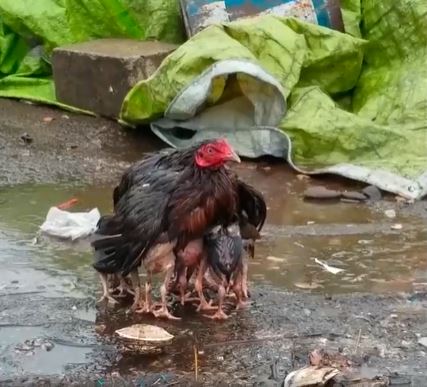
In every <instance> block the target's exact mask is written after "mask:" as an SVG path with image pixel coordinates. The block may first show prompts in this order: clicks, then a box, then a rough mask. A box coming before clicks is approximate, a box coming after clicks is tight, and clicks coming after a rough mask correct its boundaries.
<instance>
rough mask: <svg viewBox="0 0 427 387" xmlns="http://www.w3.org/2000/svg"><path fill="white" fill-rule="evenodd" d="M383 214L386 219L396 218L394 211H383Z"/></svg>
mask: <svg viewBox="0 0 427 387" xmlns="http://www.w3.org/2000/svg"><path fill="white" fill-rule="evenodd" d="M384 214H385V216H387V218H395V217H396V211H395V210H385V211H384Z"/></svg>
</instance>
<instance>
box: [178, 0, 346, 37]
mask: <svg viewBox="0 0 427 387" xmlns="http://www.w3.org/2000/svg"><path fill="white" fill-rule="evenodd" d="M181 11H182V14H183V17H184V22H185V27H186V30H187V34H188V36H193V35H194V34H196V33H197V32H199V31H200V30H202V29H203V28H206V27H207V26H209V25H211V24H215V23H224V22H230V21H233V20H238V19H241V18H245V17H251V16H256V15H259V14H274V15H278V16H293V17H296V18H298V19H301V20H304V21H307V22H309V23H314V24H318V25H321V26H324V27H328V28H332V29H335V30H338V31H341V32H344V23H343V19H342V14H341V8H340V2H339V0H220V1H219V0H181Z"/></svg>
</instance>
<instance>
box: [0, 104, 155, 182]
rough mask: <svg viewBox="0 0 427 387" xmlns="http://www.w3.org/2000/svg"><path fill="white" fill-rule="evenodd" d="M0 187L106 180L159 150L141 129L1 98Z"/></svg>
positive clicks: (110, 179)
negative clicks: (131, 128) (148, 152)
mask: <svg viewBox="0 0 427 387" xmlns="http://www.w3.org/2000/svg"><path fill="white" fill-rule="evenodd" d="M0 116H1V122H0V186H1V185H15V184H23V183H50V182H51V183H57V182H70V181H80V182H90V183H92V182H94V181H96V182H111V181H113V180H114V178H117V177H118V176H119V175H120V173H122V171H123V170H124V168H126V166H127V165H128V163H129V162H131V161H134V160H136V159H138V158H140V157H141V155H142V154H143V153H144V152H147V151H151V150H153V149H156V148H158V147H159V146H160V144H161V143H160V141H159V140H157V139H156V138H155V137H154V136H153V135H148V136H147V134H149V129H147V130H146V133H145V135H144V136H141V132H136V131H132V130H124V129H123V128H122V127H121V126H120V125H119V124H117V123H116V122H114V121H110V120H107V119H102V118H96V117H90V116H85V115H77V114H71V113H68V112H64V111H61V110H57V109H51V108H48V107H45V106H36V105H28V104H24V103H19V102H16V101H11V100H5V99H0Z"/></svg>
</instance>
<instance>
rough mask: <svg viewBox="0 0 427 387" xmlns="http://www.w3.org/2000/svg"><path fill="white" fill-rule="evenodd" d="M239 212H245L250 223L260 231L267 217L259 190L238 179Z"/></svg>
mask: <svg viewBox="0 0 427 387" xmlns="http://www.w3.org/2000/svg"><path fill="white" fill-rule="evenodd" d="M238 193H239V202H240V212H241V213H243V212H244V213H246V217H247V220H248V222H249V223H250V224H252V225H253V226H255V227H256V229H257V230H258V231H261V229H262V227H263V226H264V223H265V219H266V217H267V205H266V204H265V200H264V197H263V195H262V193H261V192H259V191H257V190H256V189H255V188H253V187H252V186H250V185H249V184H246V183H244V182H243V181H240V180H239V181H238Z"/></svg>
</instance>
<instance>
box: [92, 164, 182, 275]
mask: <svg viewBox="0 0 427 387" xmlns="http://www.w3.org/2000/svg"><path fill="white" fill-rule="evenodd" d="M180 175H181V173H180V172H177V171H168V170H163V169H158V170H154V171H151V173H150V174H147V175H145V177H144V179H143V183H141V182H139V183H138V184H132V185H131V186H130V187H128V189H127V190H126V191H124V192H123V193H122V195H121V196H120V199H119V200H118V202H117V203H116V208H115V214H114V215H112V216H110V217H108V218H104V220H103V222H102V223H100V227H99V228H98V231H97V234H98V238H99V239H98V240H95V241H94V242H92V246H93V247H94V249H95V261H96V262H95V264H94V267H95V269H97V270H98V271H102V272H114V271H117V268H118V267H120V271H122V273H123V275H127V274H129V273H130V272H131V271H132V270H133V269H135V268H137V267H138V266H139V264H140V262H141V259H142V258H143V256H144V253H145V252H147V251H148V250H149V249H150V248H151V247H152V246H153V245H154V244H156V243H158V242H166V241H167V240H161V237H162V234H163V233H164V224H163V218H164V213H165V211H166V208H167V205H168V202H169V199H170V196H171V194H172V193H173V192H174V190H175V189H176V185H177V182H178V181H179V178H180Z"/></svg>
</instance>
